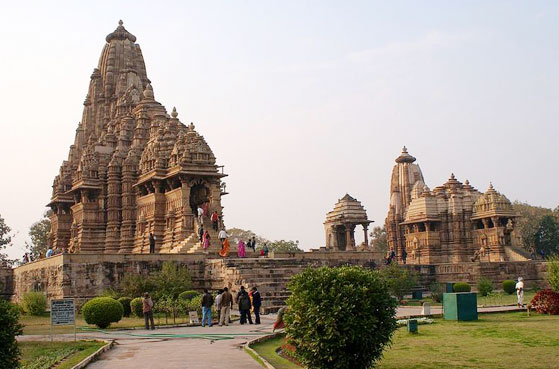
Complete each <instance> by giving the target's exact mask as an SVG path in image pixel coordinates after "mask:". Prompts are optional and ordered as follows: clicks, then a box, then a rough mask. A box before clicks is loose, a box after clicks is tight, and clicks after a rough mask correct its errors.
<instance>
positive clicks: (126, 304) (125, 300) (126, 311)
mask: <svg viewBox="0 0 559 369" xmlns="http://www.w3.org/2000/svg"><path fill="white" fill-rule="evenodd" d="M131 301H132V299H131V298H130V297H121V298H119V299H118V302H120V303H121V304H122V308H123V309H124V310H123V313H122V315H123V316H126V317H128V316H130V313H131V312H132V310H131V309H130V302H131Z"/></svg>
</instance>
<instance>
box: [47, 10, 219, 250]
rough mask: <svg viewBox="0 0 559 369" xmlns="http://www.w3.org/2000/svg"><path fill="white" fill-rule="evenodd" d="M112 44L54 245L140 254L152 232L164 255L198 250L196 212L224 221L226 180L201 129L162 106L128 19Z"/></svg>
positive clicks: (72, 158)
mask: <svg viewBox="0 0 559 369" xmlns="http://www.w3.org/2000/svg"><path fill="white" fill-rule="evenodd" d="M106 41H107V43H106V44H105V46H104V48H103V51H102V52H101V57H100V58H99V65H98V67H97V68H95V69H94V70H93V73H92V74H91V81H90V84H89V89H88V92H87V96H86V98H85V102H84V110H83V116H82V121H81V122H80V123H79V125H78V129H77V130H76V138H75V141H74V144H73V145H71V146H70V153H69V155H68V160H65V161H64V162H63V163H62V166H61V167H60V173H59V174H58V175H57V176H56V177H55V179H54V183H53V191H52V199H51V202H50V203H49V206H50V207H51V209H52V210H53V213H52V216H51V222H52V229H51V233H50V237H49V242H50V243H51V245H52V246H53V247H54V248H55V249H62V250H67V251H69V252H91V253H102V252H105V253H114V252H120V253H132V252H134V253H141V252H147V251H148V249H149V246H148V245H149V241H148V237H149V234H150V232H151V233H153V234H154V235H155V237H156V239H157V241H156V250H157V251H158V252H194V251H196V249H197V244H198V243H197V232H198V227H199V224H198V221H197V219H196V216H195V214H196V208H197V206H198V205H201V204H204V203H205V204H207V206H208V210H209V213H211V212H213V211H214V210H215V211H217V212H218V213H219V214H222V209H223V208H222V206H221V196H223V195H225V194H226V193H225V184H224V183H223V182H222V181H221V178H223V177H225V176H226V175H225V174H223V171H222V167H219V166H217V165H216V159H215V157H214V155H213V153H212V150H211V149H210V147H209V146H208V144H207V143H206V141H205V140H204V137H203V136H201V135H200V134H198V132H197V131H196V130H195V129H194V128H195V127H194V125H193V124H192V123H190V125H188V126H185V125H184V124H183V123H181V122H180V121H179V119H178V118H177V116H178V114H177V112H176V109H174V108H173V111H172V113H171V115H169V114H167V111H166V109H165V107H164V106H163V105H161V104H160V103H159V102H157V101H156V100H155V98H154V93H153V88H152V86H151V84H150V80H149V79H148V77H147V73H146V67H145V63H144V58H143V56H142V51H141V50H140V45H138V44H136V37H135V36H134V35H132V34H131V33H129V32H128V31H127V30H126V29H125V28H124V26H123V25H122V21H120V22H119V26H118V27H117V28H116V30H115V31H114V32H112V33H110V34H109V35H108V36H107V37H106ZM207 222H208V223H209V220H207ZM209 228H210V227H208V230H210V229H209ZM211 236H212V240H213V241H215V240H217V234H214V232H212V235H211Z"/></svg>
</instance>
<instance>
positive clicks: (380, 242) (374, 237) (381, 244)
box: [370, 226, 388, 254]
mask: <svg viewBox="0 0 559 369" xmlns="http://www.w3.org/2000/svg"><path fill="white" fill-rule="evenodd" d="M370 236H371V246H373V248H374V249H375V251H382V253H384V254H386V250H388V240H387V238H386V228H385V227H384V226H382V227H374V228H373V231H372V232H371V234H370Z"/></svg>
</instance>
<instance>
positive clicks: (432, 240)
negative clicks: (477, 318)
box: [385, 147, 526, 264]
mask: <svg viewBox="0 0 559 369" xmlns="http://www.w3.org/2000/svg"><path fill="white" fill-rule="evenodd" d="M415 161H416V159H415V158H414V157H413V156H411V155H410V154H408V151H407V149H406V148H405V147H404V149H403V150H402V154H401V155H400V156H399V157H398V158H396V165H395V166H394V169H393V171H392V179H391V182H390V207H389V210H388V215H387V217H386V223H385V225H386V231H387V238H388V245H389V248H390V249H391V250H394V251H395V253H396V256H397V258H398V260H400V261H403V260H402V259H403V255H406V254H407V258H406V262H407V263H409V264H439V263H460V262H470V261H475V260H480V261H486V262H499V261H509V260H526V258H525V257H524V256H523V255H522V254H521V250H519V249H518V248H517V247H514V246H513V240H514V237H512V233H513V231H514V223H515V219H516V218H517V217H518V214H517V213H516V211H515V210H514V208H513V206H512V204H511V202H510V201H509V200H508V199H507V198H506V197H505V195H502V194H500V193H499V192H497V191H496V190H495V189H494V188H493V186H492V185H489V189H488V190H487V191H486V192H485V193H481V192H479V191H478V190H476V189H475V188H474V187H472V186H471V185H470V183H469V182H468V181H467V180H466V181H465V182H464V183H461V182H459V181H458V180H457V179H456V178H455V176H454V174H452V175H451V176H450V178H449V180H448V181H447V182H446V183H444V184H443V185H441V186H438V187H436V188H434V189H433V190H430V189H429V187H427V185H426V184H425V181H424V179H423V174H422V172H421V169H420V168H419V165H417V164H415ZM404 251H405V253H404Z"/></svg>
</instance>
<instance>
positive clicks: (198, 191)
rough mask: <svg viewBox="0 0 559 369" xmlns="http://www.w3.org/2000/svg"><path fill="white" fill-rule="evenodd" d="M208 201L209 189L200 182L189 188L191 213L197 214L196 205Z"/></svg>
mask: <svg viewBox="0 0 559 369" xmlns="http://www.w3.org/2000/svg"><path fill="white" fill-rule="evenodd" d="M209 201H210V189H209V188H207V187H206V186H205V185H204V184H202V183H200V184H197V185H195V186H193V187H192V188H191V189H190V207H191V208H192V213H193V214H197V210H196V209H197V208H198V206H201V205H202V204H203V203H205V202H209Z"/></svg>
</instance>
